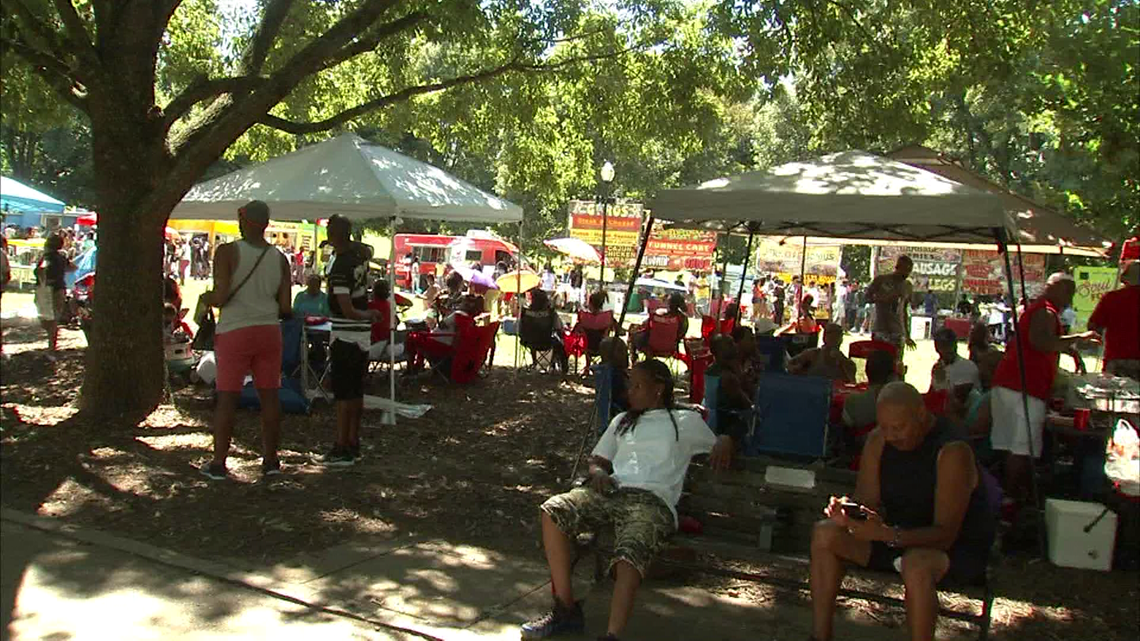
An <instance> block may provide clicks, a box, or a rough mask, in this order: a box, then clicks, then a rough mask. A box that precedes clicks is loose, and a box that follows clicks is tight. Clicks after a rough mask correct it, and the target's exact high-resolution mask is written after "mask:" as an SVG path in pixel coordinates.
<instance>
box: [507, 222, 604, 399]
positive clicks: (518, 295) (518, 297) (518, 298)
mask: <svg viewBox="0 0 1140 641" xmlns="http://www.w3.org/2000/svg"><path fill="white" fill-rule="evenodd" d="M518 263H519V264H518V265H516V266H515V305H517V306H518V309H519V311H518V313H517V314H515V379H516V380H517V379H518V377H519V325H521V324H522V292H521V291H519V290H520V289H522V268H523V223H522V221H521V220H520V221H519V260H518ZM603 275H604V274H603Z"/></svg>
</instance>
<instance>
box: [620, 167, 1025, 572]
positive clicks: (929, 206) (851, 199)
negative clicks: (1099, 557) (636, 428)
mask: <svg viewBox="0 0 1140 641" xmlns="http://www.w3.org/2000/svg"><path fill="white" fill-rule="evenodd" d="M648 205H649V209H650V211H651V212H652V214H651V215H650V217H649V219H648V220H647V221H646V225H645V226H646V229H645V230H644V232H643V236H642V242H641V246H640V248H639V250H638V254H637V261H636V263H635V266H634V274H633V276H632V277H631V279H630V287H632V286H633V280H634V279H635V278H636V277H637V271H638V270H639V269H640V268H641V259H642V256H643V255H644V253H645V246H646V245H647V244H648V242H647V240H648V238H649V236H650V232H651V231H652V228H653V221H654V218H655V217H660V218H662V219H665V220H670V221H673V224H672V226H673V227H679V228H689V229H709V230H715V231H722V232H729V233H731V232H742V231H746V232H747V233H748V235H749V239H748V254H751V253H752V237H753V236H754V235H757V234H773V235H789V236H804V237H807V236H820V237H831V238H850V239H873V240H884V241H895V242H902V243H913V242H943V243H947V242H948V243H971V244H973V243H978V244H996V245H997V246H998V247H999V249H1000V250H1002V251H1003V253H1004V255H1005V264H1006V276H1007V279H1008V283H1009V291H1010V292H1011V296H1012V292H1013V267H1012V264H1011V260H1010V252H1009V251H1006V250H1007V249H1008V244H1013V243H1016V242H1018V241H1019V240H1020V237H1019V235H1018V230H1017V226H1016V223H1015V221H1014V218H1013V217H1012V216H1011V215H1010V214H1009V213H1008V212H1007V211H1006V208H1005V205H1004V203H1003V200H1002V198H1001V197H999V196H998V195H997V194H994V193H989V192H986V191H982V190H979V189H975V188H973V187H970V186H967V185H964V184H962V183H959V182H955V181H953V180H949V179H947V178H944V177H942V176H940V175H937V174H935V173H932V172H929V171H926V170H923V169H920V168H918V167H913V166H910V165H906V164H903V163H900V162H897V161H893V160H890V159H887V158H882V157H880V156H875V155H872V154H869V153H867V152H863V151H847V152H842V153H837V154H831V155H828V156H823V157H821V158H818V159H816V160H811V161H806V162H793V163H788V164H786V165H780V166H779V167H774V168H772V169H769V170H766V171H756V172H750V173H745V174H740V175H738V176H731V177H726V178H718V179H716V180H710V181H707V182H705V183H702V184H700V185H697V186H696V187H690V188H685V189H666V190H662V191H660V192H658V194H657V197H656V198H654V199H652V200H651V201H650V202H649V203H648ZM747 260H748V257H747V256H746V258H745V265H744V271H745V272H747V269H748V263H747ZM1022 281H1023V283H1022V284H1023V290H1024V274H1022ZM743 283H744V280H743V279H741V287H742V288H743ZM738 298H739V294H738ZM1013 314H1014V316H1013V325H1014V338H1013V344H1014V346H1015V347H1014V349H1016V350H1017V357H1018V365H1019V369H1020V372H1021V377H1022V388H1023V389H1024V388H1025V362H1024V358H1023V355H1022V353H1021V349H1020V339H1019V337H1018V336H1017V333H1016V332H1017V329H1016V328H1017V313H1016V309H1015V310H1014V312H1013ZM624 317H625V310H624V309H623V310H622V319H621V321H619V323H620V322H623V321H624ZM1022 402H1023V410H1024V413H1025V416H1026V425H1025V427H1026V430H1027V431H1031V429H1032V428H1031V427H1030V425H1029V421H1028V416H1029V409H1028V400H1027V397H1026V395H1025V393H1024V392H1022ZM1029 442H1030V443H1032V442H1033V440H1032V437H1030V441H1029ZM1030 454H1031V455H1032V454H1033V452H1032V451H1031V452H1030ZM1034 495H1036V478H1035V477H1034ZM1042 549H1044V548H1042Z"/></svg>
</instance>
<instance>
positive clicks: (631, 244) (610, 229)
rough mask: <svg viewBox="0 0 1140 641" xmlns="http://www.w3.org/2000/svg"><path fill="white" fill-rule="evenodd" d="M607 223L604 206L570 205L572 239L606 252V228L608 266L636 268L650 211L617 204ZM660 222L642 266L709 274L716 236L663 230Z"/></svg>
mask: <svg viewBox="0 0 1140 641" xmlns="http://www.w3.org/2000/svg"><path fill="white" fill-rule="evenodd" d="M605 211H606V213H605V220H604V221H603V210H602V206H601V204H600V203H597V202H594V201H590V200H572V201H570V220H569V227H570V236H571V237H572V238H579V239H581V240H584V241H586V242H587V243H590V244H591V245H593V246H594V247H595V248H596V249H597V250H598V251H599V252H600V251H602V227H603V222H604V225H605V228H606V233H605V236H606V247H605V252H606V263H607V264H608V265H615V266H625V267H631V266H633V264H634V262H635V260H636V259H637V243H638V241H639V240H640V235H641V224H642V221H643V220H644V218H645V216H646V215H648V213H649V211H648V210H647V209H645V208H644V206H643V205H642V204H641V203H629V202H617V203H611V204H610V205H609V206H608V207H607V208H606V210H605ZM663 222H664V221H657V224H655V225H654V229H653V234H652V236H650V238H649V246H648V247H646V249H645V256H644V258H643V259H642V266H644V267H649V268H654V269H671V270H679V269H687V270H690V271H709V270H710V269H712V264H713V254H714V252H715V251H716V234H715V233H713V232H706V231H697V230H689V229H661V227H659V225H662V224H663Z"/></svg>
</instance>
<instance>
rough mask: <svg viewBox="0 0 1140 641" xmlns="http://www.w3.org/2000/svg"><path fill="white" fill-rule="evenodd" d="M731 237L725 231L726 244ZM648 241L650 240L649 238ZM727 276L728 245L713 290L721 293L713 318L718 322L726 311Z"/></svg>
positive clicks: (717, 298)
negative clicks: (721, 314) (725, 282)
mask: <svg viewBox="0 0 1140 641" xmlns="http://www.w3.org/2000/svg"><path fill="white" fill-rule="evenodd" d="M730 237H731V230H730V231H726V232H724V241H725V244H726V245H727V244H728V240H729V238H730ZM646 242H648V240H647V241H646ZM714 275H715V274H714ZM726 278H728V248H727V247H725V248H724V267H722V268H721V270H720V279H718V280H717V281H716V291H715V292H713V294H714V295H716V294H719V296H717V297H716V314H714V315H713V318H714V319H716V321H717V322H718V323H719V322H720V313H721V312H722V311H724V291H725V286H724V281H725V279H726Z"/></svg>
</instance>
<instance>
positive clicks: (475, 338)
mask: <svg viewBox="0 0 1140 641" xmlns="http://www.w3.org/2000/svg"><path fill="white" fill-rule="evenodd" d="M498 331H499V324H498V323H497V322H496V323H488V324H487V325H483V326H476V325H472V326H469V327H464V328H462V329H461V330H460V331H459V335H458V336H456V337H455V341H456V346H455V354H454V355H453V356H452V357H451V381H452V382H453V383H459V384H460V385H463V384H466V383H470V382H471V381H473V380H475V379H476V378H478V377H479V371H480V370H481V369H482V368H483V361H485V360H486V359H487V354H488V353H489V352H490V351H491V345H492V344H493V343H494V342H495V334H496V333H497V332H498Z"/></svg>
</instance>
